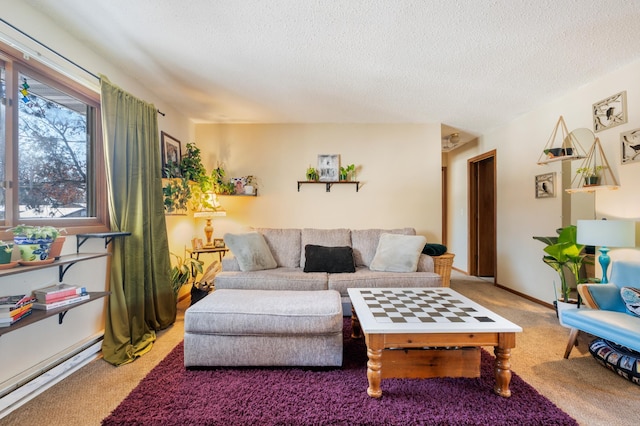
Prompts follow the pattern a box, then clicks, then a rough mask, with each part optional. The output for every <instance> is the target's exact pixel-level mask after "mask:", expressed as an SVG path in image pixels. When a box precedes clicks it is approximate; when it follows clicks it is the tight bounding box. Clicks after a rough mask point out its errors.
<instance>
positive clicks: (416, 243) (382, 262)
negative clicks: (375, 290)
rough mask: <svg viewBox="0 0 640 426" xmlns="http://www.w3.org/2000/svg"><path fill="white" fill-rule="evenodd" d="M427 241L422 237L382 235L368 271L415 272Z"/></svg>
mask: <svg viewBox="0 0 640 426" xmlns="http://www.w3.org/2000/svg"><path fill="white" fill-rule="evenodd" d="M426 243H427V239H426V238H425V237H424V236H422V235H398V234H382V235H380V241H378V248H377V249H376V254H375V256H374V257H373V260H372V261H371V266H370V267H369V269H371V270H372V271H386V272H415V271H416V270H417V269H418V259H419V258H420V254H421V253H422V249H423V248H424V245H425V244H426Z"/></svg>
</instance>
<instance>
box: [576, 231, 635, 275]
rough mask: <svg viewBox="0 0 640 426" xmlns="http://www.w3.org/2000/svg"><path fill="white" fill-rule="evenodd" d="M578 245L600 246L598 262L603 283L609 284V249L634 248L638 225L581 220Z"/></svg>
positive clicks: (577, 239)
mask: <svg viewBox="0 0 640 426" xmlns="http://www.w3.org/2000/svg"><path fill="white" fill-rule="evenodd" d="M577 226H578V231H577V232H578V235H577V237H576V241H577V243H578V244H584V245H588V246H600V250H599V251H600V257H598V262H600V266H601V267H602V280H601V281H600V282H601V283H608V282H609V280H608V279H607V269H608V268H609V263H610V262H611V258H610V257H609V254H608V253H609V247H634V246H635V243H636V223H635V222H633V221H629V220H607V219H602V220H579V221H578V225H577Z"/></svg>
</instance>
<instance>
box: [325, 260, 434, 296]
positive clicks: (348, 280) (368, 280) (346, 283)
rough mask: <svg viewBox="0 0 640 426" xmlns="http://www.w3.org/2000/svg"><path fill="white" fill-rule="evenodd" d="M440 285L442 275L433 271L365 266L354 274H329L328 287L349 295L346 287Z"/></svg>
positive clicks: (343, 294)
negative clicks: (375, 268) (391, 270)
mask: <svg viewBox="0 0 640 426" xmlns="http://www.w3.org/2000/svg"><path fill="white" fill-rule="evenodd" d="M385 287H442V277H441V276H440V275H438V274H436V273H435V272H414V273H411V274H407V273H404V272H378V271H371V270H369V269H368V268H366V267H360V268H357V269H356V272H355V273H354V274H329V289H330V290H337V291H338V292H340V295H341V296H342V297H346V298H348V297H349V294H348V293H347V289H348V288H385Z"/></svg>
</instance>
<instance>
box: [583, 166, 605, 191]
mask: <svg viewBox="0 0 640 426" xmlns="http://www.w3.org/2000/svg"><path fill="white" fill-rule="evenodd" d="M603 169H604V166H593V167H579V168H578V169H577V170H576V173H577V174H579V175H582V177H583V178H584V184H585V186H590V185H598V182H599V180H600V173H601V172H602V170H603Z"/></svg>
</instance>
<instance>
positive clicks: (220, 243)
mask: <svg viewBox="0 0 640 426" xmlns="http://www.w3.org/2000/svg"><path fill="white" fill-rule="evenodd" d="M213 247H214V248H224V239H223V238H214V239H213Z"/></svg>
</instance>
